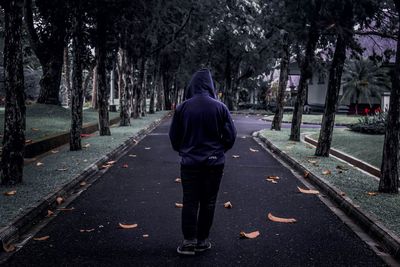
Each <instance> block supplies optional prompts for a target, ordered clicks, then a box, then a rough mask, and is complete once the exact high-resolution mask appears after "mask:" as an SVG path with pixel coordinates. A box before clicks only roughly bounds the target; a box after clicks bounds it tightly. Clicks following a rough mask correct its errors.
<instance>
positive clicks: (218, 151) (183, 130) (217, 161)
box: [169, 69, 236, 166]
mask: <svg viewBox="0 0 400 267" xmlns="http://www.w3.org/2000/svg"><path fill="white" fill-rule="evenodd" d="M185 99H186V100H185V101H184V102H183V103H182V104H180V105H178V106H177V108H176V110H175V114H174V117H173V120H172V124H171V128H170V131H169V137H170V140H171V144H172V147H173V149H174V150H176V151H178V152H179V155H180V156H181V157H182V160H181V165H183V166H217V165H223V164H224V163H225V156H224V152H226V151H227V150H229V149H231V148H232V146H233V144H234V142H235V138H236V129H235V126H234V124H233V122H232V119H231V116H230V114H229V111H228V109H227V108H226V106H225V105H224V104H223V103H221V102H220V101H218V100H216V99H215V90H214V84H213V81H212V78H211V73H210V71H209V70H208V69H202V70H199V71H197V72H196V73H195V74H194V75H193V77H192V80H191V81H190V84H189V86H188V87H187V89H186V92H185Z"/></svg>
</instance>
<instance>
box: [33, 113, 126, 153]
mask: <svg viewBox="0 0 400 267" xmlns="http://www.w3.org/2000/svg"><path fill="white" fill-rule="evenodd" d="M119 121H120V118H119V117H116V118H112V119H111V120H110V125H113V124H115V123H117V122H119ZM98 130H99V124H98V123H97V122H91V123H86V124H84V125H83V127H82V133H83V134H91V133H94V132H96V131H98ZM69 137H70V136H69V131H66V132H61V133H58V134H56V135H52V136H47V137H44V138H42V139H39V140H36V141H33V142H32V143H30V144H27V145H26V146H25V158H34V157H35V156H38V155H41V154H43V153H46V152H48V151H50V150H52V149H54V148H56V147H59V146H62V145H64V144H67V143H68V142H69Z"/></svg>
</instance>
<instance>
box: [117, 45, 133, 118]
mask: <svg viewBox="0 0 400 267" xmlns="http://www.w3.org/2000/svg"><path fill="white" fill-rule="evenodd" d="M119 56H120V63H119V68H118V70H119V73H118V87H119V91H120V96H119V116H120V118H121V120H120V122H119V126H129V125H131V118H130V116H129V104H128V90H129V88H128V81H127V76H128V75H127V67H128V66H127V62H126V50H124V49H121V48H120V49H119Z"/></svg>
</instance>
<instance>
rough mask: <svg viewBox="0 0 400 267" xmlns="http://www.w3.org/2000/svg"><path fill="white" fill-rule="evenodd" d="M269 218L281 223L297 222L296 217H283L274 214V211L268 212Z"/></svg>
mask: <svg viewBox="0 0 400 267" xmlns="http://www.w3.org/2000/svg"><path fill="white" fill-rule="evenodd" d="M268 219H269V220H270V221H273V222H280V223H295V222H297V220H296V219H294V218H281V217H276V216H274V215H272V213H268Z"/></svg>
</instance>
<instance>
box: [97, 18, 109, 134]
mask: <svg viewBox="0 0 400 267" xmlns="http://www.w3.org/2000/svg"><path fill="white" fill-rule="evenodd" d="M105 28H106V25H105V22H104V20H103V19H102V18H101V17H98V20H97V40H98V42H97V48H98V55H97V79H98V81H97V82H98V88H97V96H98V105H99V132H100V135H101V136H102V135H111V132H110V120H109V113H108V97H109V90H108V89H107V75H106V53H107V48H106V41H107V38H106V29H105Z"/></svg>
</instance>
